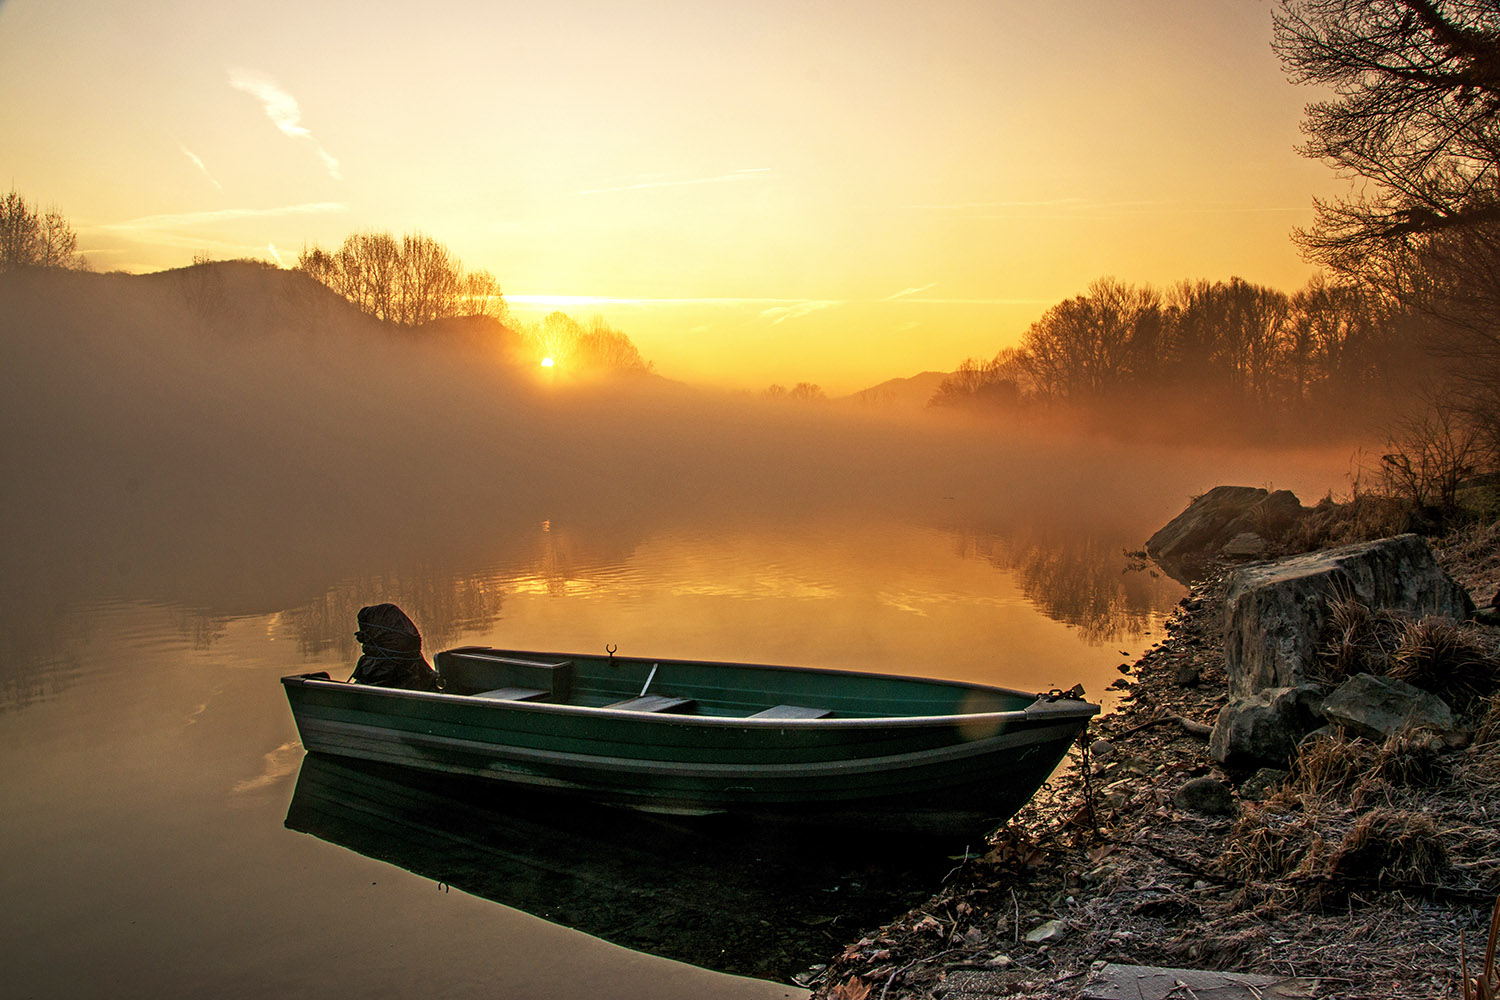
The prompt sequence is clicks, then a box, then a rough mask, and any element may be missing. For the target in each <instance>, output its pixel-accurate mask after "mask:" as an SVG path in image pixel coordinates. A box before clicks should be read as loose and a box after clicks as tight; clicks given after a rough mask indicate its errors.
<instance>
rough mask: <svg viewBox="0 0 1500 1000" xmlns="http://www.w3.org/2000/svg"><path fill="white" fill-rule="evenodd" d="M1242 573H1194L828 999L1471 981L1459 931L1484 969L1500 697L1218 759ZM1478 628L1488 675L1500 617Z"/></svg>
mask: <svg viewBox="0 0 1500 1000" xmlns="http://www.w3.org/2000/svg"><path fill="white" fill-rule="evenodd" d="M1237 534H1243V532H1239V533H1237ZM1238 544H1239V545H1241V546H1245V545H1246V544H1247V541H1246V539H1244V538H1239V539H1238ZM1497 546H1500V526H1497V525H1490V526H1488V527H1484V528H1469V529H1465V530H1464V531H1462V532H1455V533H1451V534H1450V535H1448V536H1445V537H1443V538H1441V539H1438V540H1435V541H1434V544H1433V546H1432V547H1433V550H1434V551H1435V553H1436V555H1437V557H1438V560H1439V562H1440V563H1441V565H1442V566H1443V568H1444V569H1445V570H1446V571H1447V573H1448V574H1449V575H1450V576H1451V577H1452V578H1453V579H1455V580H1457V581H1458V582H1459V583H1460V584H1462V585H1463V586H1464V587H1465V588H1467V590H1468V591H1469V593H1471V594H1473V595H1475V596H1476V597H1479V598H1480V600H1481V601H1482V602H1488V601H1489V600H1490V595H1491V594H1494V593H1496V591H1497V588H1500V547H1497ZM1231 572H1232V570H1231V569H1230V568H1228V567H1226V566H1225V565H1223V564H1217V565H1212V566H1209V567H1206V568H1203V569H1202V570H1201V571H1200V577H1199V579H1198V580H1197V581H1196V582H1194V583H1193V584H1192V586H1191V592H1190V594H1189V596H1188V597H1186V598H1184V599H1183V601H1182V602H1181V604H1180V606H1179V607H1178V609H1177V611H1176V613H1175V614H1174V616H1173V617H1172V618H1171V620H1170V621H1169V622H1168V624H1167V637H1166V638H1165V639H1164V640H1162V641H1161V642H1159V643H1158V644H1157V645H1156V646H1154V647H1153V648H1152V649H1150V650H1149V651H1148V652H1147V653H1146V654H1145V655H1144V656H1143V657H1142V658H1141V659H1140V660H1139V661H1138V662H1136V663H1135V664H1133V665H1131V666H1130V667H1129V668H1128V671H1127V673H1126V676H1125V678H1124V680H1125V683H1126V684H1127V685H1128V689H1127V691H1126V692H1125V694H1124V697H1123V699H1122V704H1121V706H1120V708H1119V709H1118V710H1117V711H1115V712H1113V713H1111V714H1109V715H1107V716H1104V717H1101V718H1100V719H1099V720H1097V724H1096V726H1095V727H1094V728H1093V730H1092V733H1091V743H1090V744H1089V745H1087V746H1080V747H1078V748H1075V751H1074V754H1073V765H1074V766H1073V767H1072V768H1070V769H1069V771H1068V772H1066V773H1064V774H1062V775H1061V776H1059V777H1056V778H1054V779H1053V781H1052V782H1051V783H1049V786H1048V787H1047V788H1045V789H1044V791H1043V792H1042V793H1039V795H1038V796H1037V798H1036V799H1034V800H1033V802H1032V803H1031V804H1029V805H1028V806H1027V807H1026V809H1024V810H1023V811H1022V812H1021V813H1020V814H1019V815H1018V816H1016V817H1015V818H1014V819H1013V820H1012V821H1011V822H1010V823H1008V824H1006V825H1005V826H1004V827H1002V828H1001V829H1000V830H999V831H997V833H996V834H995V835H994V836H993V837H992V838H991V840H990V841H989V842H988V843H987V844H986V845H985V851H984V853H983V854H981V855H978V856H974V857H969V858H966V859H963V860H961V861H959V862H956V866H955V868H954V870H953V871H952V872H951V873H949V875H948V877H947V878H946V879H945V880H944V882H943V884H942V886H941V888H940V890H939V891H938V892H937V893H936V894H935V895H934V896H933V897H932V898H931V899H929V900H928V901H927V902H926V903H925V904H923V905H922V906H921V907H918V908H916V909H913V910H911V911H909V912H907V913H905V914H902V915H901V916H900V917H898V918H896V919H895V920H893V921H891V922H890V923H889V924H887V925H886V926H884V927H881V928H878V929H875V930H872V931H870V932H868V933H867V934H865V935H863V936H862V937H861V938H860V939H859V940H858V941H856V942H853V943H851V944H850V945H849V946H848V947H847V948H846V949H845V950H844V952H843V953H842V954H841V955H839V956H837V957H836V958H835V959H834V961H832V962H831V963H830V966H829V967H828V969H826V970H825V971H824V972H823V974H822V977H821V979H820V981H819V982H818V983H817V984H816V988H815V992H814V996H815V997H820V998H825V997H826V998H831V1000H863V998H866V997H879V998H882V1000H885V998H918V997H921V998H926V997H933V998H950V1000H961V998H970V997H1035V998H1047V1000H1064V998H1066V1000H1073V998H1078V997H1082V996H1089V995H1093V994H1092V992H1091V991H1089V990H1086V989H1085V985H1086V984H1087V983H1088V982H1089V981H1090V978H1091V975H1095V974H1097V973H1098V972H1099V970H1100V966H1101V965H1103V964H1104V963H1119V964H1124V965H1135V966H1163V967H1171V968H1176V969H1182V968H1188V969H1205V970H1225V971H1230V972H1236V973H1261V974H1266V975H1269V976H1275V977H1278V978H1281V979H1284V980H1288V981H1289V982H1290V985H1289V986H1285V987H1284V988H1285V989H1288V990H1290V991H1291V992H1286V993H1276V994H1271V993H1267V994H1266V995H1268V996H1270V995H1278V996H1290V995H1295V996H1306V997H1330V998H1332V997H1338V998H1388V997H1396V996H1400V997H1461V996H1462V995H1463V992H1462V990H1461V988H1460V981H1461V972H1460V969H1461V959H1460V948H1461V944H1460V938H1461V935H1462V939H1463V941H1464V942H1465V943H1466V947H1467V952H1468V954H1469V955H1470V962H1471V965H1472V964H1473V963H1474V961H1475V960H1474V957H1473V956H1475V955H1476V954H1478V953H1479V952H1481V951H1482V949H1483V946H1484V939H1485V935H1486V931H1487V930H1488V926H1489V917H1490V912H1491V907H1492V906H1493V905H1494V901H1495V898H1496V895H1497V894H1500V694H1497V693H1495V692H1494V691H1493V690H1492V691H1489V692H1488V693H1486V694H1485V696H1484V697H1482V698H1477V699H1473V700H1471V701H1470V702H1468V703H1466V704H1465V705H1463V706H1462V709H1463V713H1464V724H1465V725H1466V726H1467V727H1469V728H1468V729H1467V730H1466V732H1467V736H1466V737H1465V738H1463V739H1458V740H1452V739H1450V740H1449V741H1447V742H1444V741H1442V740H1439V739H1435V738H1428V736H1427V735H1426V734H1413V733H1410V732H1403V733H1400V734H1397V735H1395V736H1392V737H1390V738H1388V739H1384V740H1380V739H1374V738H1369V737H1359V736H1354V735H1351V734H1349V733H1348V732H1346V731H1344V730H1343V729H1338V730H1334V731H1324V732H1322V733H1320V734H1318V735H1317V736H1315V737H1311V738H1307V739H1304V740H1303V741H1302V742H1301V744H1300V745H1298V746H1297V747H1296V748H1295V750H1294V753H1293V758H1292V759H1291V761H1290V762H1289V764H1288V765H1287V767H1286V768H1285V769H1276V768H1265V767H1254V768H1251V767H1243V766H1242V767H1233V768H1227V767H1226V766H1225V765H1224V764H1222V763H1219V762H1217V761H1216V760H1215V759H1214V757H1213V756H1212V755H1211V754H1210V748H1209V740H1208V735H1209V733H1210V732H1211V727H1212V726H1213V725H1214V724H1215V722H1216V720H1217V719H1218V717H1219V715H1220V712H1221V710H1222V709H1223V708H1224V706H1225V705H1226V704H1227V703H1228V702H1229V689H1230V679H1229V676H1228V674H1227V673H1226V669H1225V617H1224V611H1225V595H1226V591H1227V589H1228V586H1229V583H1230V576H1231ZM1491 620H1492V619H1491ZM1465 628H1466V629H1467V630H1468V631H1467V632H1466V635H1467V637H1468V640H1469V641H1471V642H1476V643H1478V644H1479V647H1480V649H1481V652H1483V653H1484V654H1485V655H1486V656H1487V657H1488V659H1487V660H1486V661H1485V662H1484V664H1482V666H1483V667H1484V669H1485V670H1487V671H1489V672H1490V673H1491V674H1492V675H1493V674H1495V671H1496V669H1497V666H1496V665H1497V664H1500V627H1496V626H1494V625H1477V624H1472V623H1471V624H1470V625H1468V626H1465ZM1126 669H1127V668H1125V667H1122V670H1126ZM1496 679H1497V680H1500V676H1497V677H1496ZM1471 971H1472V970H1471ZM1099 995H1110V994H1099ZM1171 995H1172V996H1174V997H1176V996H1182V997H1186V996H1188V994H1187V993H1186V992H1182V990H1178V991H1177V992H1173V993H1171ZM1235 995H1243V996H1252V995H1257V994H1255V993H1254V991H1250V992H1241V993H1239V994H1235Z"/></svg>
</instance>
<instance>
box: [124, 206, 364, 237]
mask: <svg viewBox="0 0 1500 1000" xmlns="http://www.w3.org/2000/svg"><path fill="white" fill-rule="evenodd" d="M348 208H349V207H348V206H347V205H345V204H344V203H343V202H341V201H312V202H304V203H303V204H300V205H281V206H278V207H276V208H217V209H214V210H212V211H208V212H181V213H178V214H176V215H143V216H141V217H140V218H137V219H127V220H125V221H124V222H108V223H105V224H103V225H101V226H98V227H96V228H99V229H115V230H120V229H131V230H160V229H176V228H178V227H181V226H199V225H206V224H210V223H215V222H229V221H232V220H235V219H255V218H267V217H271V216H277V215H321V214H325V213H331V212H346V211H348Z"/></svg>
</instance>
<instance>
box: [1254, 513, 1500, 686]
mask: <svg viewBox="0 0 1500 1000" xmlns="http://www.w3.org/2000/svg"><path fill="white" fill-rule="evenodd" d="M1341 596H1342V597H1351V598H1353V599H1355V600H1358V601H1360V602H1361V603H1363V604H1365V605H1366V606H1367V607H1370V608H1387V609H1392V610H1397V611H1404V612H1407V613H1409V614H1411V615H1413V616H1422V615H1433V614H1436V615H1446V616H1448V617H1452V618H1459V619H1462V618H1467V617H1468V616H1469V614H1470V613H1471V612H1472V611H1473V609H1474V605H1473V602H1471V601H1470V600H1469V595H1468V594H1467V593H1466V592H1465V591H1464V589H1463V588H1462V587H1460V586H1459V585H1458V584H1457V583H1455V582H1454V581H1453V579H1452V578H1451V577H1450V576H1448V574H1447V573H1446V572H1444V571H1443V568H1442V567H1441V566H1439V565H1438V564H1437V560H1436V559H1434V558H1433V555H1432V550H1431V549H1430V548H1428V546H1427V543H1426V542H1424V541H1423V540H1422V539H1421V538H1418V537H1417V536H1416V535H1398V536H1397V537H1395V538H1383V539H1380V540H1379V541H1374V542H1361V543H1359V544H1357V545H1346V546H1344V547H1342V548H1337V549H1328V550H1326V551H1323V552H1312V553H1308V554H1306V555H1300V556H1291V557H1289V558H1286V559H1278V560H1276V561H1275V562H1270V563H1258V564H1255V565H1252V566H1245V567H1242V568H1240V569H1238V570H1236V571H1235V572H1234V574H1233V576H1232V577H1231V578H1230V581H1229V588H1228V592H1227V594H1226V596H1225V604H1224V618H1225V626H1224V666H1225V668H1226V669H1227V670H1228V672H1229V694H1230V697H1231V698H1242V697H1245V696H1246V695H1250V694H1253V693H1255V692H1256V691H1260V690H1263V689H1265V688H1274V687H1295V686H1297V685H1299V684H1303V683H1306V681H1307V679H1308V676H1309V673H1310V671H1311V668H1312V667H1313V665H1314V664H1315V663H1316V662H1317V649H1318V644H1319V642H1320V640H1321V637H1322V633H1323V628H1324V625H1325V624H1326V622H1327V620H1328V609H1329V604H1330V602H1331V601H1332V600H1333V599H1334V598H1335V597H1341Z"/></svg>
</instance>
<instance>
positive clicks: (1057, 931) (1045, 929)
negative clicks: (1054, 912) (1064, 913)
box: [1026, 920, 1068, 944]
mask: <svg viewBox="0 0 1500 1000" xmlns="http://www.w3.org/2000/svg"><path fill="white" fill-rule="evenodd" d="M1067 933H1068V924H1067V921H1065V920H1049V921H1047V922H1046V923H1045V924H1042V925H1041V926H1040V927H1035V928H1032V929H1031V930H1030V931H1027V933H1026V940H1027V942H1029V943H1031V944H1048V943H1050V942H1052V941H1061V940H1062V939H1063V937H1064V936H1066V935H1067Z"/></svg>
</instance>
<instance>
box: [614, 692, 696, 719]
mask: <svg viewBox="0 0 1500 1000" xmlns="http://www.w3.org/2000/svg"><path fill="white" fill-rule="evenodd" d="M604 707H605V708H622V709H624V710H626V711H627V712H672V713H676V714H678V715H681V714H683V713H685V712H691V711H693V709H695V708H697V707H698V703H697V702H696V701H694V700H693V699H691V698H673V697H672V696H671V695H665V694H645V695H641V696H640V697H639V698H626V699H625V700H624V701H617V702H615V703H614V704H612V705H605V706H604Z"/></svg>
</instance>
